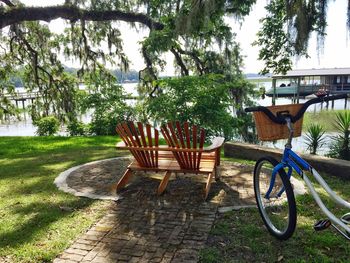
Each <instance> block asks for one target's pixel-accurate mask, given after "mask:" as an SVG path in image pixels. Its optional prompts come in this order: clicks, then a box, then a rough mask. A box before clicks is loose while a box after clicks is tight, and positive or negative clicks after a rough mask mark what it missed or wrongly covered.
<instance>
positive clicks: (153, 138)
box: [115, 122, 224, 199]
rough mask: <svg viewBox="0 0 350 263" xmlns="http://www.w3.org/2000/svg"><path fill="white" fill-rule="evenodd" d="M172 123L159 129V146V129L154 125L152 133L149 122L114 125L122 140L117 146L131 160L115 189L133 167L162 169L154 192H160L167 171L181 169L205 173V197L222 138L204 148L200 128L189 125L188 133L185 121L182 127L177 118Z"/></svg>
mask: <svg viewBox="0 0 350 263" xmlns="http://www.w3.org/2000/svg"><path fill="white" fill-rule="evenodd" d="M175 126H176V129H175V128H174V126H173V125H172V124H171V123H168V125H167V126H163V127H162V129H161V131H162V134H163V136H164V138H165V140H166V142H167V143H168V146H159V132H158V130H157V129H155V128H154V129H153V134H152V132H151V131H152V128H151V126H150V125H149V124H146V125H145V127H144V126H143V125H142V124H141V123H140V122H138V123H137V127H136V126H135V124H134V123H133V122H128V123H121V124H118V125H117V128H116V130H117V132H118V134H119V135H120V137H121V139H122V142H121V143H118V144H117V148H118V149H128V150H129V151H130V152H131V154H132V155H133V156H134V158H135V160H134V161H133V162H132V163H131V164H130V165H129V166H128V168H127V170H126V172H125V173H124V175H123V176H122V178H121V179H120V180H119V181H118V183H117V184H116V186H115V190H116V191H118V190H120V189H121V188H123V187H124V186H125V185H126V184H127V182H128V181H129V179H130V177H131V175H132V172H133V171H156V172H164V176H163V179H162V180H161V182H160V184H159V187H158V190H157V193H158V194H162V193H163V192H164V190H165V188H166V186H167V184H168V181H169V178H170V176H171V173H172V172H175V173H179V172H183V173H195V174H208V179H207V184H206V187H205V191H204V192H205V194H204V198H205V199H206V198H207V196H208V192H209V189H210V183H211V180H212V178H213V176H214V175H216V174H217V173H216V167H217V166H218V165H220V149H221V146H222V144H223V142H224V138H221V137H217V138H215V139H214V140H213V144H212V145H211V146H209V147H206V148H204V147H203V145H204V139H205V135H204V130H203V129H201V130H199V129H197V127H196V126H193V127H192V132H191V133H190V131H189V125H188V123H187V122H186V123H184V129H183V130H182V129H181V125H180V123H179V122H176V123H175ZM198 130H199V131H200V134H199V136H198V134H197V131H198ZM198 140H199V142H197V141H198ZM197 146H198V147H197Z"/></svg>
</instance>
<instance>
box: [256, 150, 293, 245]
mask: <svg viewBox="0 0 350 263" xmlns="http://www.w3.org/2000/svg"><path fill="white" fill-rule="evenodd" d="M265 164H266V167H265V166H264V165H265ZM278 164H279V162H278V161H277V160H276V159H274V158H273V157H270V156H267V157H263V158H260V159H259V160H258V161H257V162H256V164H255V168H254V193H255V200H256V203H257V206H258V208H259V213H260V215H261V217H262V219H263V221H264V224H265V226H266V228H267V230H268V231H269V232H270V233H271V234H272V235H273V236H275V237H276V238H277V239H279V240H287V239H288V238H290V237H291V236H292V235H293V233H294V230H295V227H296V221H297V212H296V204H295V198H294V192H293V188H292V185H291V183H290V181H289V178H288V176H287V174H286V172H285V171H284V170H283V168H281V169H280V170H279V171H278V172H277V173H276V179H275V187H274V188H273V189H272V192H271V193H272V194H273V193H280V189H281V187H282V186H284V189H285V190H284V192H283V193H282V195H281V196H280V197H278V196H277V194H276V195H271V198H269V199H268V198H265V197H264V195H265V194H266V192H267V191H268V188H269V185H270V179H271V176H272V170H273V168H274V167H275V166H276V165H278ZM263 167H264V168H263ZM262 168H263V169H266V170H262ZM264 179H265V181H264ZM272 196H273V197H272ZM285 201H287V204H285ZM265 202H266V203H267V204H268V205H266V204H265ZM281 218H282V220H281ZM284 221H285V222H284Z"/></svg>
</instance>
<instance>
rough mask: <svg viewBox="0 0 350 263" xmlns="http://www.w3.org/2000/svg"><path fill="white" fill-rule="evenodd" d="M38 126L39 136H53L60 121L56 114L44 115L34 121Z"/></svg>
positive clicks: (37, 132)
mask: <svg viewBox="0 0 350 263" xmlns="http://www.w3.org/2000/svg"><path fill="white" fill-rule="evenodd" d="M34 125H35V126H37V130H36V134H37V135H39V136H51V135H54V134H55V133H57V132H58V130H59V127H60V122H59V121H58V119H57V118H56V117H54V116H48V117H43V118H41V119H39V120H37V121H35V122H34Z"/></svg>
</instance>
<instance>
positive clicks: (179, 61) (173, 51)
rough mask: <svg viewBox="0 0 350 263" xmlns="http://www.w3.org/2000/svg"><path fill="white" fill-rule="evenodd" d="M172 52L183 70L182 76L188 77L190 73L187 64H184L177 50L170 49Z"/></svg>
mask: <svg viewBox="0 0 350 263" xmlns="http://www.w3.org/2000/svg"><path fill="white" fill-rule="evenodd" d="M170 51H171V52H172V53H173V54H174V56H175V59H176V62H177V64H178V65H179V66H180V68H181V75H182V76H188V75H189V72H188V69H187V68H186V66H185V64H184V62H183V60H182V58H181V55H180V54H179V53H178V52H177V51H176V50H175V48H174V47H172V48H171V49H170Z"/></svg>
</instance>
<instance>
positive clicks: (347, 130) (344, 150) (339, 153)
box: [328, 111, 350, 160]
mask: <svg viewBox="0 0 350 263" xmlns="http://www.w3.org/2000/svg"><path fill="white" fill-rule="evenodd" d="M334 127H335V128H336V129H337V131H338V132H339V134H338V135H336V136H334V137H333V143H332V145H331V146H330V152H329V154H328V156H330V157H333V158H339V159H344V160H350V111H344V112H339V113H337V114H336V119H335V122H334Z"/></svg>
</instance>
